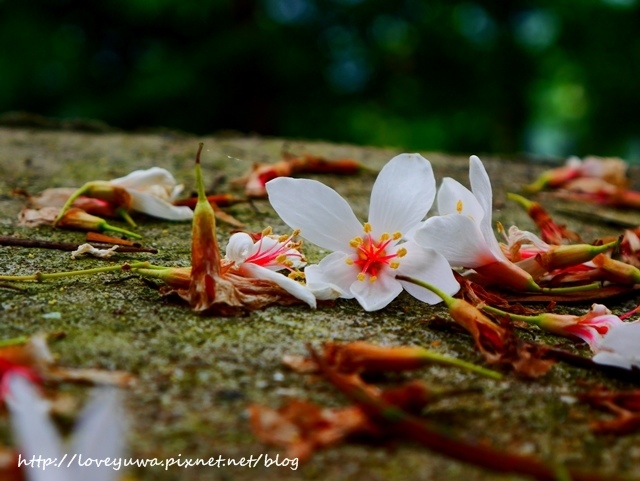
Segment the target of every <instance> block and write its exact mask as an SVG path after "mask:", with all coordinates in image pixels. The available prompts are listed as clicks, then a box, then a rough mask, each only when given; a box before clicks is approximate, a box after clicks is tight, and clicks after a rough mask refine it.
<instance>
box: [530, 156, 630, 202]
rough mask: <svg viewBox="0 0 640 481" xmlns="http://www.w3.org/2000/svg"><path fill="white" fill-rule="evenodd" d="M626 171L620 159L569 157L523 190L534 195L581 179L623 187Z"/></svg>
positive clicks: (624, 164) (624, 163) (625, 166)
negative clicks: (594, 179)
mask: <svg viewBox="0 0 640 481" xmlns="http://www.w3.org/2000/svg"><path fill="white" fill-rule="evenodd" d="M626 171H627V164H626V162H625V161H624V160H622V159H618V158H612V157H609V158H602V157H595V156H589V157H586V158H585V159H584V160H582V159H579V158H578V157H570V158H569V159H567V163H566V164H565V165H564V166H562V167H558V168H555V169H550V170H547V171H545V172H543V173H542V174H541V175H540V176H539V177H538V179H536V180H535V181H534V182H533V183H532V184H529V185H527V186H525V187H524V190H525V191H527V192H529V193H534V192H538V191H540V190H542V189H544V188H547V187H550V188H558V187H562V186H564V185H565V184H566V183H568V182H569V181H571V180H573V179H577V178H582V177H588V178H596V179H601V180H604V181H605V182H606V183H608V184H612V185H614V186H623V185H625V184H626Z"/></svg>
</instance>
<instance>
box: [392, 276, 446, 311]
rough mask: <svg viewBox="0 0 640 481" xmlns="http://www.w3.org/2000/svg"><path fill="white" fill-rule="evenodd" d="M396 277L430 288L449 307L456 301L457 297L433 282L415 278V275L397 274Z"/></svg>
mask: <svg viewBox="0 0 640 481" xmlns="http://www.w3.org/2000/svg"><path fill="white" fill-rule="evenodd" d="M396 279H399V280H401V281H407V282H411V283H412V284H415V285H416V286H420V287H424V288H425V289H428V290H430V291H431V292H433V293H434V294H435V295H436V296H438V297H439V298H440V299H442V300H443V301H444V303H445V305H446V306H447V307H450V306H451V304H452V303H453V302H455V298H454V297H452V296H450V295H449V294H447V293H446V292H444V291H443V290H441V289H439V288H437V287H436V286H434V285H433V284H429V283H428V282H425V281H422V280H420V279H414V278H413V277H407V276H396Z"/></svg>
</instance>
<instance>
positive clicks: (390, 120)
mask: <svg viewBox="0 0 640 481" xmlns="http://www.w3.org/2000/svg"><path fill="white" fill-rule="evenodd" d="M639 3H640V0H554V1H552V0H549V1H537V2H534V1H508V0H504V1H502V0H495V1H475V2H474V1H468V2H459V1H446V0H440V1H426V0H424V1H423V0H198V1H195V0H181V1H178V0H104V1H93V2H87V1H86V0H85V1H78V0H29V1H18V0H0V39H1V42H2V43H1V45H2V48H1V49H0V112H7V111H17V110H21V111H29V112H34V113H39V114H42V115H45V116H49V117H55V118H63V119H68V118H93V119H100V120H103V121H105V122H107V123H108V124H111V125H113V126H116V127H121V128H125V129H141V128H146V127H158V126H163V127H169V128H173V129H179V130H184V131H187V132H193V133H196V134H210V133H219V132H221V131H237V132H241V133H257V134H263V135H277V136H286V137H293V138H306V139H327V140H332V141H338V142H352V143H360V144H372V145H383V146H392V147H396V148H398V149H402V150H443V151H448V152H464V153H469V152H474V153H479V154H481V153H483V152H494V153H519V152H526V153H531V154H535V155H540V156H567V155H572V154H575V155H581V156H582V155H586V154H597V155H607V156H608V155H617V156H622V157H624V158H626V159H627V160H630V161H635V162H639V161H640V114H639V113H640V93H639V92H638V85H639V83H640V80H639V79H640V35H639V33H640V5H639Z"/></svg>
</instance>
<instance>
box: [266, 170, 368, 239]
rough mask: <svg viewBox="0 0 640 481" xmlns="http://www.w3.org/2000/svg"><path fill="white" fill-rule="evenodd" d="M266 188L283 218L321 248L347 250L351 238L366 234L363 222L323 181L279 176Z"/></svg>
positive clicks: (274, 206) (270, 199)
mask: <svg viewBox="0 0 640 481" xmlns="http://www.w3.org/2000/svg"><path fill="white" fill-rule="evenodd" d="M266 189H267V193H268V195H269V202H271V205H272V206H273V208H274V209H275V211H276V212H277V213H278V215H279V216H280V218H281V219H282V220H283V221H284V222H285V223H286V224H287V225H288V226H289V227H291V228H292V229H300V237H302V238H304V239H307V240H308V241H310V242H312V243H314V244H316V245H318V246H320V247H323V248H325V249H329V250H331V251H344V250H345V249H348V248H349V241H350V240H351V239H353V238H354V237H356V236H359V235H362V223H361V222H360V221H358V219H357V218H356V216H355V214H354V213H353V210H352V209H351V207H350V206H349V204H348V203H347V201H346V200H344V199H343V198H342V197H340V194H338V193H337V192H336V191H335V190H333V189H331V188H329V187H327V186H326V185H324V184H322V183H320V182H317V181H315V180H310V179H291V178H289V177H279V178H277V179H273V180H270V181H269V182H267V184H266Z"/></svg>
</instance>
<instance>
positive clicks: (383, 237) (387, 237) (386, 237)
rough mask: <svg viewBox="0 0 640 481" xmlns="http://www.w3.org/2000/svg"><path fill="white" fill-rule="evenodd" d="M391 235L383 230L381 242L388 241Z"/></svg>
mask: <svg viewBox="0 0 640 481" xmlns="http://www.w3.org/2000/svg"><path fill="white" fill-rule="evenodd" d="M390 237H391V236H390V235H389V233H388V232H383V233H382V235H381V236H380V242H384V241H388V240H389V238H390Z"/></svg>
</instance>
